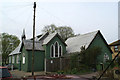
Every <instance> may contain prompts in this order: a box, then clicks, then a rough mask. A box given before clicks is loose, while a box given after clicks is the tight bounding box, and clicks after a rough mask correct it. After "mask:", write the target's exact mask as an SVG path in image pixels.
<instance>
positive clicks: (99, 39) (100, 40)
mask: <svg viewBox="0 0 120 80" xmlns="http://www.w3.org/2000/svg"><path fill="white" fill-rule="evenodd" d="M95 46H98V47H101V48H102V53H101V55H99V56H98V66H97V68H98V69H99V70H100V68H101V66H100V63H101V62H102V63H103V62H104V61H103V60H104V54H105V53H107V55H108V56H109V60H112V53H111V51H110V49H109V48H108V46H107V45H106V44H105V43H104V40H103V38H102V37H101V35H100V34H97V36H96V37H95V39H94V40H93V41H92V43H91V45H90V46H89V48H92V47H95Z"/></svg>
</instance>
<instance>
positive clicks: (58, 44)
mask: <svg viewBox="0 0 120 80" xmlns="http://www.w3.org/2000/svg"><path fill="white" fill-rule="evenodd" d="M56 43H57V44H58V56H57V57H59V43H58V41H56V42H55V43H54V52H55V44H56ZM54 57H55V53H54ZM57 57H55V58H57Z"/></svg>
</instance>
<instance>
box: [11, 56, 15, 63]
mask: <svg viewBox="0 0 120 80" xmlns="http://www.w3.org/2000/svg"><path fill="white" fill-rule="evenodd" d="M12 63H13V64H14V63H15V56H12Z"/></svg>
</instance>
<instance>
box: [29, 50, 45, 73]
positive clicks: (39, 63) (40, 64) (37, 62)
mask: <svg viewBox="0 0 120 80" xmlns="http://www.w3.org/2000/svg"><path fill="white" fill-rule="evenodd" d="M28 57H29V58H28V71H29V72H30V71H31V70H32V51H28ZM43 70H44V51H35V52H34V71H43Z"/></svg>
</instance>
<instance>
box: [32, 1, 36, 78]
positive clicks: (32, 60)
mask: <svg viewBox="0 0 120 80" xmlns="http://www.w3.org/2000/svg"><path fill="white" fill-rule="evenodd" d="M33 8H34V15H33V49H32V76H34V48H35V11H36V2H34V6H33Z"/></svg>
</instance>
